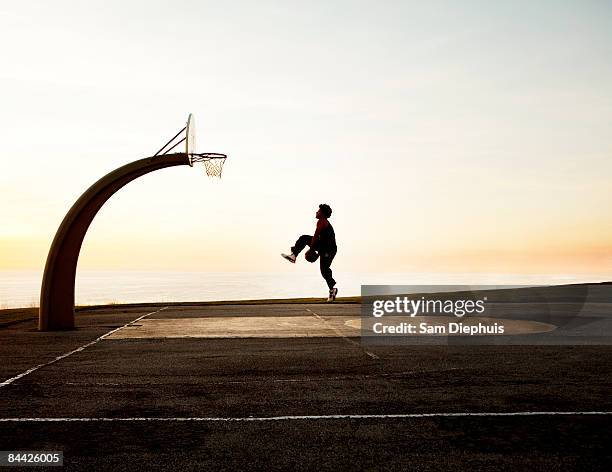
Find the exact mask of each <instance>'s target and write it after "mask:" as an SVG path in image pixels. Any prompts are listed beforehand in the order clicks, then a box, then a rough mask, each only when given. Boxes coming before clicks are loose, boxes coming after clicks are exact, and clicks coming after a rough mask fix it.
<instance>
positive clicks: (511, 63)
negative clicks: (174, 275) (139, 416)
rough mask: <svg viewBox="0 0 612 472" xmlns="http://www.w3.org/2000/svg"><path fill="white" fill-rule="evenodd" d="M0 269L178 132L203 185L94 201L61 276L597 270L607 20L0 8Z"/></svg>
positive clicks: (357, 8) (398, 12) (514, 11)
mask: <svg viewBox="0 0 612 472" xmlns="http://www.w3.org/2000/svg"><path fill="white" fill-rule="evenodd" d="M0 45H1V46H0V48H2V66H1V67H0V85H1V86H0V97H1V103H2V105H1V106H0V129H1V130H2V151H1V152H0V270H16V269H32V270H41V269H42V267H44V262H45V258H46V254H47V251H48V249H49V246H50V243H51V240H52V239H53V235H54V233H55V231H56V229H57V227H58V225H59V223H60V222H61V220H62V218H63V216H64V215H65V213H66V211H67V210H68V209H69V208H70V206H71V205H72V204H73V203H74V201H75V200H76V199H77V198H78V197H79V195H80V194H81V193H82V192H84V191H85V190H86V189H87V187H89V186H90V185H91V184H92V183H94V182H95V181H96V180H97V179H99V178H100V177H102V176H103V175H105V174H106V173H108V172H110V171H112V170H113V169H115V168H117V167H119V166H121V165H123V164H126V163H128V162H130V161H133V160H136V159H140V158H143V157H147V156H150V155H152V154H154V152H155V151H156V150H157V149H158V148H159V147H161V145H162V144H163V143H164V142H165V141H166V140H167V139H169V138H170V137H172V136H173V135H174V133H176V132H177V131H178V130H179V129H181V128H182V127H183V126H184V122H185V120H186V118H187V115H188V114H189V113H193V114H194V115H195V116H196V120H197V121H196V122H197V133H198V138H197V140H198V148H199V151H201V152H207V151H208V152H223V153H226V154H228V155H229V158H228V160H227V162H226V164H225V169H224V175H223V178H222V179H221V181H212V180H210V179H208V178H207V177H206V176H205V175H204V171H203V169H202V168H198V167H194V168H188V167H185V168H183V167H180V168H172V169H166V170H162V171H158V172H156V173H153V174H150V175H147V176H145V177H143V178H141V179H139V180H137V181H134V182H132V183H130V184H129V185H128V186H126V187H125V188H123V189H122V190H120V191H119V192H118V193H117V194H116V195H115V196H113V198H112V199H111V200H109V202H108V203H107V204H106V205H105V206H104V207H103V209H102V210H101V211H100V213H99V214H98V216H97V217H96V219H95V220H94V222H93V224H92V226H91V228H90V230H89V232H88V234H87V237H86V239H85V243H84V245H83V248H82V252H81V258H80V261H79V269H95V270H98V269H108V270H128V269H134V270H177V271H183V270H186V271H192V270H193V271H244V272H250V271H252V272H255V271H275V270H287V271H288V270H292V269H291V268H290V267H288V265H287V264H286V262H284V261H283V260H282V259H281V258H280V257H279V253H280V252H281V251H286V250H287V249H288V248H289V247H290V246H291V243H292V242H293V241H294V240H295V239H296V237H297V236H299V235H300V234H311V233H312V231H313V230H314V226H315V219H314V214H315V211H316V209H317V207H318V204H319V203H323V202H325V203H328V204H330V205H331V207H332V209H333V215H332V218H331V220H330V221H331V222H332V223H333V225H334V227H335V230H336V234H337V238H338V245H339V252H338V256H337V258H336V261H335V263H334V264H335V266H336V268H340V269H341V270H351V271H383V272H386V271H413V272H461V273H470V272H475V273H476V272H492V273H516V274H528V273H540V274H566V275H579V274H588V275H589V277H592V278H593V279H594V280H595V279H598V278H599V279H602V278H606V277H609V276H610V275H611V274H612V268H611V267H612V219H611V218H610V215H611V214H612V198H611V193H610V180H611V176H612V137H611V136H612V135H611V134H610V129H609V126H610V123H612V3H610V2H607V1H574V2H566V1H539V2H532V1H515V2H488V1H463V2H457V1H431V2H421V1H414V2H411V1H369V2H361V1H350V2H349V1H312V2H307V3H305V2H286V1H278V2H270V1H258V2H252V1H235V2H230V3H228V2H219V1H214V2H207V1H173V2H161V1H147V2H145V1H131V0H122V1H104V2H66V1H61V0H60V1H55V2H35V1H22V2H7V1H1V2H0Z"/></svg>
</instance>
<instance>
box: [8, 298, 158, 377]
mask: <svg viewBox="0 0 612 472" xmlns="http://www.w3.org/2000/svg"><path fill="white" fill-rule="evenodd" d="M166 308H168V307H167V306H164V307H162V308H160V309H159V310H155V311H152V312H151V313H147V314H146V315H142V316H139V317H138V318H136V319H135V320H133V321H130V322H129V323H126V324H124V325H123V326H120V327H119V328H115V329H113V330H112V331H109V332H108V333H106V334H103V335H102V336H100V337H99V338H96V339H94V340H93V341H91V342H88V343H87V344H83V345H82V346H81V347H77V348H76V349H74V350H72V351H70V352H67V353H66V354H62V355H61V356H57V357H56V358H54V359H51V360H50V361H49V362H45V363H44V364H38V365H37V366H34V367H32V368H31V369H28V370H26V371H25V372H22V373H21V374H19V375H16V376H15V377H11V378H10V379H7V380H5V381H4V382H2V383H0V388H2V387H6V386H7V385H10V384H12V383H13V382H15V381H16V380H19V379H22V378H23V377H25V376H26V375H30V374H31V373H32V372H35V371H37V370H38V369H42V368H43V367H46V366H48V365H51V364H55V363H56V362H57V361H61V360H62V359H65V358H66V357H68V356H71V355H72V354H76V353H77V352H81V351H83V350H85V349H87V348H88V347H90V346H93V345H94V344H97V343H99V342H100V341H102V340H103V339H104V338H105V337H107V336H110V335H111V334H113V333H114V332H115V331H119V330H120V329H123V328H125V327H126V326H129V325H131V324H132V323H136V322H137V321H140V320H142V319H143V318H145V317H146V316H149V315H153V314H155V313H159V312H160V311H162V310H165V309H166Z"/></svg>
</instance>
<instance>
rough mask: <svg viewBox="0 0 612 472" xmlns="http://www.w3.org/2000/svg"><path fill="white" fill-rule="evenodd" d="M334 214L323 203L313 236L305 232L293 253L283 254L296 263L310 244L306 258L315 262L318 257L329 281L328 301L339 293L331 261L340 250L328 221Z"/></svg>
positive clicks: (326, 280)
mask: <svg viewBox="0 0 612 472" xmlns="http://www.w3.org/2000/svg"><path fill="white" fill-rule="evenodd" d="M331 214H332V209H331V208H330V206H329V205H327V204H325V203H322V204H321V205H319V209H318V210H317V214H316V218H317V228H316V230H315V232H314V234H313V235H312V236H309V235H307V234H304V235H302V236H300V237H299V238H298V240H297V241H296V242H295V245H294V246H293V247H292V248H291V254H281V256H283V257H284V258H285V259H287V260H288V261H289V262H292V263H293V264H295V261H296V260H297V256H298V255H299V254H300V252H302V250H303V249H304V248H305V247H306V246H309V249H308V251H306V254H305V256H306V260H307V261H309V262H315V261H316V260H317V258H318V257H320V259H319V266H320V268H321V275H322V276H323V278H324V279H325V282H327V286H328V287H329V297H327V301H328V302H333V301H334V300H335V299H336V295H338V289H337V288H335V287H334V286H335V285H336V281H335V280H334V278H333V277H332V270H331V263H332V261H333V260H334V257H335V256H336V251H337V250H338V248H337V246H336V234H335V233H334V228H333V226H332V225H331V223H330V222H329V221H328V218H329V217H330V216H331Z"/></svg>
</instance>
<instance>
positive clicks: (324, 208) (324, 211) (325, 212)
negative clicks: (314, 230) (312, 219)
mask: <svg viewBox="0 0 612 472" xmlns="http://www.w3.org/2000/svg"><path fill="white" fill-rule="evenodd" d="M331 214H332V209H331V207H330V206H329V205H328V204H327V203H321V204H320V205H319V209H318V210H317V219H321V218H329V217H330V216H331Z"/></svg>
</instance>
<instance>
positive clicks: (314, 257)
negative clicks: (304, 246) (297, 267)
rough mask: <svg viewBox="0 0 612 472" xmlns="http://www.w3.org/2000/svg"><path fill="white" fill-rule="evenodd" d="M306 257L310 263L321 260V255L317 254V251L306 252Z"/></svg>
mask: <svg viewBox="0 0 612 472" xmlns="http://www.w3.org/2000/svg"><path fill="white" fill-rule="evenodd" d="M304 257H305V258H306V260H307V261H308V262H315V261H316V260H317V259H318V258H319V254H318V253H317V251H313V250H312V249H309V250H308V251H306V254H304Z"/></svg>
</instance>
